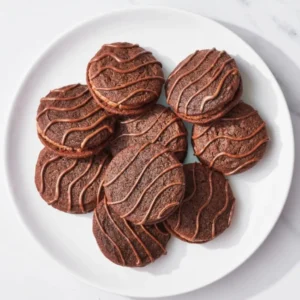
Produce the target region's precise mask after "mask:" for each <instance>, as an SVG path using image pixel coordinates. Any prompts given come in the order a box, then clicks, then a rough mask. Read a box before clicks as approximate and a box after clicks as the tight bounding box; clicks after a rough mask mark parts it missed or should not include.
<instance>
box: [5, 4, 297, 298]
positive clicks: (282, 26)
mask: <svg viewBox="0 0 300 300" xmlns="http://www.w3.org/2000/svg"><path fill="white" fill-rule="evenodd" d="M136 5H163V6H170V7H177V8H182V9H185V10H189V11H192V12H195V13H199V14H202V15H205V16H208V17H211V18H213V19H215V20H217V21H218V22H220V23H222V24H223V25H225V26H226V27H228V28H230V29H231V30H232V31H234V32H236V33H237V34H239V35H240V36H241V37H242V38H243V39H244V40H245V41H247V42H248V43H249V44H250V45H251V46H252V47H253V48H254V49H255V50H256V51H257V52H258V53H259V54H260V55H261V56H262V58H263V59H264V60H265V61H266V63H267V64H268V65H269V67H270V69H271V70H272V71H273V73H274V75H275V76H276V78H277V80H278V82H279V83H280V85H281V88H282V90H283V92H284V94H285V97H286V99H287V102H288V105H289V108H290V110H291V114H292V119H293V125H294V131H295V139H296V165H295V173H294V179H293V184H292V188H291V191H290V194H289V197H288V200H287V204H286V206H285V208H284V211H283V214H282V215H281V217H280V219H279V221H278V223H277V224H276V226H275V228H274V230H273V231H272V233H271V235H270V236H269V237H268V239H267V240H266V242H265V243H264V244H263V245H262V247H261V248H260V249H259V250H258V251H257V252H256V253H255V254H254V255H253V256H252V257H251V258H250V259H249V260H248V261H247V262H246V263H245V264H243V265H242V266H241V267H240V268H239V269H237V270H236V271H234V272H233V273H231V274H230V275H228V276H227V277H225V278H223V279H222V280H220V281H218V282H216V283H214V284H212V285H210V286H208V287H205V288H203V289H201V290H198V291H196V292H193V293H190V294H187V295H184V296H179V297H175V298H173V299H175V300H183V299H188V300H194V299H195V300H196V299H223V300H240V299H255V300H268V299H272V300H277V299H278V300H279V299H289V300H294V299H295V300H297V299H300V285H299V278H300V221H299V220H300V201H299V194H300V185H299V179H300V160H299V159H298V158H297V153H299V151H300V137H299V135H298V132H299V131H300V96H299V95H300V58H299V55H300V1H299V0H227V1H218V0H210V1H200V0H197V1H196V0H195V1H193V0H185V1H181V0H149V1H148V0H131V1H129V0H110V1H105V0H73V1H62V0H61V1H59V0H51V1H50V0H47V1H40V0H27V1H22V0H19V1H12V0H0V36H1V46H0V49H1V50H0V54H1V55H0V66H1V68H0V82H1V88H0V95H1V104H2V106H1V110H0V124H1V127H0V128H1V132H0V134H1V137H2V138H4V128H5V124H6V121H7V116H8V113H9V109H10V105H11V102H12V99H13V95H14V93H15V91H16V88H17V87H18V84H19V83H20V81H21V79H22V75H23V74H25V72H26V71H27V70H28V68H29V67H30V66H31V64H32V63H33V62H34V61H35V59H36V57H37V56H38V55H39V54H40V53H41V52H42V50H43V49H45V47H46V46H47V45H48V44H49V42H50V41H52V40H53V39H54V38H55V37H56V36H57V35H58V34H60V33H61V32H62V31H65V30H67V29H69V28H71V27H72V26H74V25H76V24H77V23H78V22H80V21H82V20H86V19H89V18H90V17H93V16H97V15H99V14H101V13H104V12H108V11H111V10H113V9H121V8H127V7H132V6H136ZM261 100H262V101H263V99H261ZM2 140H3V139H2ZM0 151H1V154H3V153H2V152H3V150H2V147H1V150H0ZM0 163H1V169H0V170H1V172H0V176H4V173H3V159H2V160H1V161H0ZM283 176H284V174H283ZM1 179H2V178H1ZM1 182H2V184H1V187H3V188H2V189H1V192H2V193H3V194H2V195H1V196H2V197H1V201H2V206H1V208H2V209H1V210H0V237H1V246H0V297H1V299H26V300H27V299H30V300H39V299H44V300H47V299H51V300H52V299H64V300H69V299H70V300H77V299H85V300H86V299H88V300H90V299H92V300H98V299H101V300H104V299H105V300H106V299H107V300H121V299H128V298H124V297H121V296H116V295H111V294H107V293H104V292H102V291H99V290H97V289H94V288H91V287H89V286H87V285H85V284H83V283H81V282H79V281H78V280H77V279H75V278H73V277H72V276H71V275H70V274H69V273H68V272H67V271H66V270H64V269H62V268H61V267H60V266H59V265H58V264H57V263H55V262H54V261H53V260H52V259H51V258H50V257H48V255H47V254H46V253H44V252H43V250H42V249H41V248H40V247H39V246H38V245H37V243H35V242H34V241H33V240H32V238H31V237H30V236H29V234H28V233H27V231H26V229H25V228H23V227H22V225H21V224H20V223H19V222H18V220H17V217H16V215H15V214H14V212H13V210H12V207H11V204H10V199H9V197H10V196H9V194H8V192H7V189H6V186H5V184H4V178H3V179H2V180H1Z"/></svg>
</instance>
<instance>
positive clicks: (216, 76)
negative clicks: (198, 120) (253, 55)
mask: <svg viewBox="0 0 300 300" xmlns="http://www.w3.org/2000/svg"><path fill="white" fill-rule="evenodd" d="M232 60H233V59H232V58H230V59H228V60H227V61H225V62H224V63H223V65H222V67H221V68H220V69H219V70H218V71H217V72H216V74H215V75H214V76H213V78H212V79H211V80H210V81H209V82H208V83H207V84H206V85H205V86H204V87H203V88H202V89H200V90H199V91H197V92H196V93H194V94H193V95H192V96H191V97H190V98H189V99H188V101H187V102H186V104H185V113H187V109H188V105H189V104H190V103H191V101H192V100H193V99H194V98H195V97H196V96H198V95H199V94H200V93H202V92H203V91H204V90H205V89H207V88H208V87H209V86H210V85H211V84H212V83H213V82H214V81H215V80H216V79H217V78H218V77H219V76H220V74H221V73H222V72H223V69H224V68H225V66H226V64H227V63H229V62H231V61H232ZM231 74H232V75H233V76H235V75H238V69H237V68H233V69H230V70H229V71H228V72H227V73H226V74H225V76H224V77H223V78H222V80H221V81H220V83H219V85H218V87H217V90H216V92H215V94H214V95H212V96H207V97H204V99H203V101H202V103H201V106H200V112H203V109H204V106H205V104H206V103H207V102H208V101H210V100H213V99H215V98H216V97H217V96H218V95H219V93H220V91H221V89H222V87H223V84H224V82H225V80H226V78H227V77H228V76H229V75H231Z"/></svg>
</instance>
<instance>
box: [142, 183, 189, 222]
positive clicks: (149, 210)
mask: <svg viewBox="0 0 300 300" xmlns="http://www.w3.org/2000/svg"><path fill="white" fill-rule="evenodd" d="M176 185H182V186H184V184H183V183H182V182H173V183H170V184H168V185H166V186H165V187H163V188H162V189H161V190H160V191H159V192H158V193H157V194H156V195H155V196H154V198H153V200H152V202H151V204H150V206H149V208H148V210H147V212H146V214H145V216H144V218H143V219H142V221H140V222H138V223H137V224H138V225H140V224H144V223H145V222H147V220H148V217H149V215H150V213H151V210H152V209H153V206H154V205H155V203H156V201H157V199H158V198H159V197H160V196H161V195H162V194H163V193H164V192H165V191H166V190H168V189H169V188H170V187H173V186H176ZM169 205H170V204H167V205H166V206H165V207H164V208H163V209H162V210H161V211H165V210H166V209H167V208H169ZM178 205H179V203H178V202H177V206H178ZM172 206H174V203H172ZM158 217H159V218H161V217H162V216H161V213H159V214H158Z"/></svg>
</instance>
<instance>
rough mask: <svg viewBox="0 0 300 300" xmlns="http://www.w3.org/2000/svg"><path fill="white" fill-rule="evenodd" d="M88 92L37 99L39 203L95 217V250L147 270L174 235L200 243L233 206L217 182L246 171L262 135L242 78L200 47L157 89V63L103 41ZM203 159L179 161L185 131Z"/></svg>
mask: <svg viewBox="0 0 300 300" xmlns="http://www.w3.org/2000/svg"><path fill="white" fill-rule="evenodd" d="M86 79H87V85H82V84H73V85H69V86H65V87H62V88H58V89H54V90H52V91H50V92H49V94H48V95H46V96H45V97H43V98H41V100H40V105H39V107H38V112H37V118H36V120H37V132H38V136H39V138H40V140H41V142H42V143H43V144H44V146H45V148H44V149H43V150H42V151H41V152H40V155H39V157H38V161H37V165H36V174H35V183H36V186H37V189H38V191H39V193H40V195H41V196H42V198H43V199H44V200H45V201H46V202H47V203H48V204H50V205H51V206H53V207H54V208H57V209H59V210H61V211H64V212H68V213H75V214H81V213H87V212H90V211H94V217H93V233H94V236H95V238H96V241H97V243H98V245H99V248H100V250H101V251H102V253H103V254H104V255H105V256H106V257H107V258H108V259H110V260H111V261H112V262H114V263H116V264H119V265H122V266H130V267H137V266H145V265H147V264H149V263H151V262H153V261H154V260H155V259H157V258H158V257H160V256H161V255H162V254H165V253H166V245H167V243H168V241H169V239H170V236H171V235H173V236H175V237H177V238H180V239H181V240H183V241H186V242H190V243H204V242H208V241H210V240H212V239H213V238H215V237H216V236H217V235H219V234H220V233H222V232H223V231H224V230H225V229H226V228H227V227H228V226H229V225H230V223H231V219H232V215H233V211H234V204H235V198H234V196H233V193H232V191H231V188H230V185H229V182H228V180H227V179H226V178H225V176H224V175H232V174H235V173H239V172H243V171H245V170H247V169H249V168H250V167H252V166H254V165H255V164H256V163H257V162H258V161H259V160H260V159H261V158H262V157H263V154H264V152H265V150H266V145H267V142H268V134H267V131H266V127H265V123H264V122H263V121H262V119H261V117H260V116H259V114H258V112H257V111H256V110H254V109H253V108H252V107H251V106H250V105H248V104H245V103H244V102H242V101H241V95H242V79H241V76H240V73H239V70H238V67H237V64H236V62H235V61H234V59H233V58H231V57H230V56H229V55H228V54H227V53H226V52H224V51H221V52H220V51H217V50H216V49H212V50H199V51H196V52H195V53H193V54H192V55H190V56H188V57H187V58H186V59H185V60H183V61H182V62H181V63H179V65H178V66H177V67H176V68H175V69H174V71H173V72H172V73H171V74H170V75H169V78H168V79H167V81H166V83H165V91H166V97H167V103H168V104H169V106H170V107H171V109H170V108H169V107H165V106H162V105H159V104H156V102H157V100H158V98H159V97H160V94H161V90H162V88H163V84H164V82H165V79H164V75H163V71H162V64H161V63H160V62H159V61H157V60H156V59H155V57H154V56H153V55H152V53H151V52H149V51H146V50H144V49H143V48H141V47H140V46H139V45H137V44H130V43H113V44H105V45H103V46H102V48H101V49H100V50H99V51H98V52H97V53H96V55H95V56H94V57H93V58H92V59H91V60H90V62H89V63H88V66H87V73H86ZM183 120H185V121H187V122H190V123H193V124H194V125H193V133H192V144H193V148H194V152H195V155H196V156H197V157H198V158H199V160H200V163H194V164H185V165H183V164H182V163H183V161H184V159H185V156H186V153H187V147H188V143H187V131H186V128H185V125H184V122H183Z"/></svg>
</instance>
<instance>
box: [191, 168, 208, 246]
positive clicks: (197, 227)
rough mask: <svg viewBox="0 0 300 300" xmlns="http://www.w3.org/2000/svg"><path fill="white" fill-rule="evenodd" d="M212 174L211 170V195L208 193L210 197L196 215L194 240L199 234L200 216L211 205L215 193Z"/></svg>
mask: <svg viewBox="0 0 300 300" xmlns="http://www.w3.org/2000/svg"><path fill="white" fill-rule="evenodd" d="M212 175H213V172H212V171H210V172H209V175H208V182H209V195H208V198H207V200H206V201H205V202H204V204H203V205H202V206H200V208H199V210H198V213H197V217H196V229H195V233H194V235H193V237H192V240H193V241H196V237H197V235H198V232H199V230H200V216H201V213H202V211H203V210H204V209H205V208H206V207H207V206H208V205H209V203H210V201H211V198H212V195H213V183H212Z"/></svg>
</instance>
